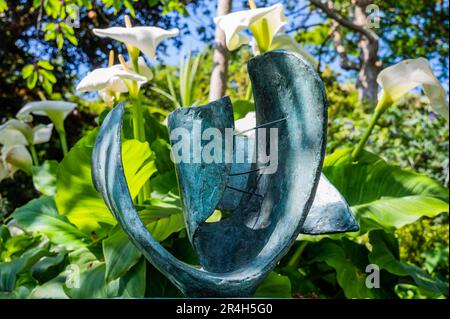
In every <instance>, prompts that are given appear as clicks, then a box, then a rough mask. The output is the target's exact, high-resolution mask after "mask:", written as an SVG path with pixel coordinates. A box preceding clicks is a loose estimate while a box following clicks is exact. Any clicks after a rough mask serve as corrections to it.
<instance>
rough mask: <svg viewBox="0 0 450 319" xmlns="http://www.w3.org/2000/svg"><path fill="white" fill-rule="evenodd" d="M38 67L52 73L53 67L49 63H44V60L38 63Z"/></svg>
mask: <svg viewBox="0 0 450 319" xmlns="http://www.w3.org/2000/svg"><path fill="white" fill-rule="evenodd" d="M38 65H39V66H40V67H41V68H43V69H45V70H48V71H52V70H53V69H54V67H53V65H51V64H50V62H48V61H46V60H41V61H39V62H38Z"/></svg>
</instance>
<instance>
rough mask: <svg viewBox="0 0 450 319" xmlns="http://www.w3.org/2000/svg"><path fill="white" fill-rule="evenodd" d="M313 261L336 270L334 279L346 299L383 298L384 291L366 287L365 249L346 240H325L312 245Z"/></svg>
mask: <svg viewBox="0 0 450 319" xmlns="http://www.w3.org/2000/svg"><path fill="white" fill-rule="evenodd" d="M314 251H315V252H316V254H315V258H314V261H321V262H325V263H326V264H327V265H328V266H330V267H332V268H334V269H335V270H336V279H337V282H338V284H339V286H340V287H341V288H342V289H343V291H344V294H345V297H346V298H383V297H386V295H385V291H384V290H381V289H370V288H368V287H367V285H366V278H367V274H366V272H365V270H366V266H367V265H368V264H369V261H368V258H367V254H368V251H367V248H366V247H365V246H363V245H359V244H357V243H355V242H353V241H350V240H349V239H347V238H343V239H342V240H340V241H337V240H331V239H328V238H325V239H323V240H321V241H320V242H319V243H317V244H315V245H314Z"/></svg>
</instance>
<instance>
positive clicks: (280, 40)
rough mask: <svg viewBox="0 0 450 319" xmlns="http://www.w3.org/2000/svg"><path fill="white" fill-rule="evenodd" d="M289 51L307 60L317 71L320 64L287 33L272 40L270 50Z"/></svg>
mask: <svg viewBox="0 0 450 319" xmlns="http://www.w3.org/2000/svg"><path fill="white" fill-rule="evenodd" d="M280 49H283V50H287V51H291V52H295V53H297V54H299V55H301V56H302V57H303V58H305V60H306V61H308V62H309V64H311V65H312V66H313V67H314V69H317V67H318V65H319V63H318V62H317V60H316V59H315V58H314V57H313V56H312V55H311V54H309V53H308V52H307V51H306V50H305V49H304V48H303V47H302V46H301V45H300V44H299V43H298V42H297V41H296V40H295V39H294V38H293V37H291V36H290V35H289V34H286V33H280V34H277V35H275V37H274V38H273V40H272V45H271V47H270V50H271V51H272V50H280Z"/></svg>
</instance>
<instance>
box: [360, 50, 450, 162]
mask: <svg viewBox="0 0 450 319" xmlns="http://www.w3.org/2000/svg"><path fill="white" fill-rule="evenodd" d="M377 82H378V84H380V86H381V87H382V91H381V92H380V94H379V98H378V103H377V106H376V108H375V113H374V114H373V115H372V118H371V119H370V123H369V127H368V128H367V130H366V132H365V133H364V136H363V137H362V139H361V141H360V142H359V143H358V146H357V147H356V148H355V149H354V151H353V153H352V157H353V159H354V160H357V159H358V158H359V156H360V155H361V152H362V150H363V149H364V146H365V145H366V143H367V140H368V139H369V136H370V134H371V133H372V130H373V128H374V127H375V125H376V123H377V121H378V119H379V118H380V116H381V115H382V114H383V113H384V111H385V110H386V109H387V108H388V107H389V106H391V105H392V104H394V103H395V102H396V101H398V100H399V99H400V98H401V97H402V96H404V95H405V94H406V93H408V92H409V91H411V90H412V89H414V88H416V87H418V86H422V88H423V90H424V92H425V94H426V96H427V97H428V99H429V100H430V105H431V107H432V108H433V109H434V111H435V112H436V113H438V114H440V115H442V116H443V117H444V118H445V119H446V120H447V123H448V121H449V104H448V101H447V97H446V96H447V94H446V92H445V90H444V88H443V87H442V85H441V83H440V82H439V80H438V79H437V78H436V76H435V75H434V73H433V70H432V69H431V67H430V64H429V62H428V60H427V59H425V58H418V59H409V60H404V61H402V62H400V63H397V64H395V65H393V66H390V67H387V68H385V69H384V70H383V71H381V72H380V74H379V75H378V78H377Z"/></svg>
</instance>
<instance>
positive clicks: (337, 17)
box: [311, 0, 378, 41]
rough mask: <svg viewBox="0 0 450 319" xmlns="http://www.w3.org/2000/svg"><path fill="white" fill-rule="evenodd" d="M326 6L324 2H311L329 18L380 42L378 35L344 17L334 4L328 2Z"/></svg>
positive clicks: (317, 0)
mask: <svg viewBox="0 0 450 319" xmlns="http://www.w3.org/2000/svg"><path fill="white" fill-rule="evenodd" d="M327 3H328V5H326V4H325V3H324V2H322V0H311V4H313V5H314V6H316V7H317V8H319V9H321V10H322V11H323V12H324V13H325V14H326V15H327V16H328V17H329V18H331V19H333V20H334V21H336V22H337V23H339V24H340V25H342V26H344V27H346V28H349V29H350V30H353V31H355V32H358V33H360V34H362V35H364V36H365V37H367V38H368V39H369V41H378V35H377V34H376V33H375V32H373V31H372V30H370V29H369V28H367V27H366V26H363V25H359V24H355V23H354V22H352V21H350V20H348V19H346V18H345V17H343V16H342V15H341V14H340V13H339V12H337V11H336V10H334V9H333V3H332V2H331V1H328V2H327Z"/></svg>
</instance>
